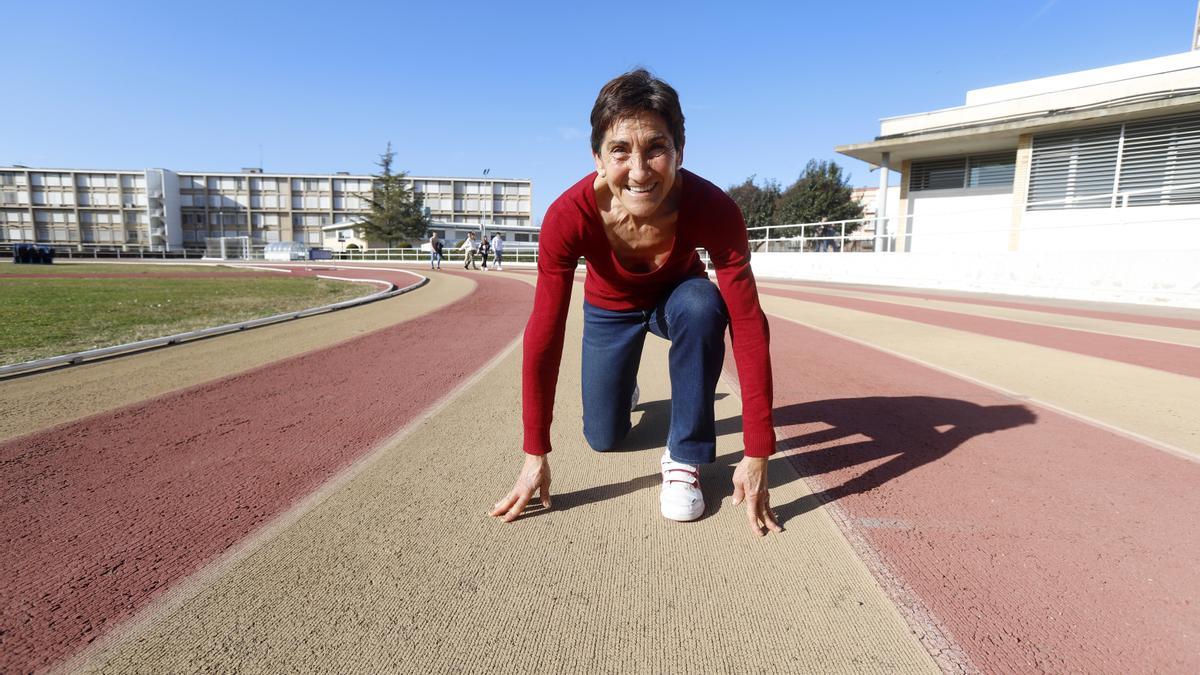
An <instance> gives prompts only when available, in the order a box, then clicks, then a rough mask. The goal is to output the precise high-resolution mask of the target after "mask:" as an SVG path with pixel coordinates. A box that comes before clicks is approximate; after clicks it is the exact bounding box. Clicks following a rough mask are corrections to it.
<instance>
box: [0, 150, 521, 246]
mask: <svg viewBox="0 0 1200 675" xmlns="http://www.w3.org/2000/svg"><path fill="white" fill-rule="evenodd" d="M371 185H372V182H371V176H369V175H351V174H348V173H334V174H268V173H263V172H262V171H261V170H260V169H243V170H242V171H241V172H240V173H222V172H203V173H195V172H178V173H176V172H174V171H171V170H169V169H147V170H145V171H124V170H85V169H33V168H29V167H24V166H10V167H0V242H5V243H8V242H13V243H15V242H36V243H45V244H55V245H101V246H121V247H148V248H152V249H154V250H162V249H167V250H177V249H181V248H191V249H203V248H204V246H205V240H206V239H208V238H212V237H241V236H245V237H249V238H250V241H251V243H252V244H253V245H255V246H263V245H266V244H269V243H272V242H279V241H299V242H302V243H304V244H308V245H311V246H322V245H324V244H325V243H326V235H325V232H326V230H327V228H329V226H331V225H334V224H335V223H345V222H352V221H353V220H355V219H356V218H357V217H359V216H361V215H362V214H364V213H366V212H367V205H366V201H365V200H364V196H365V195H367V194H369V193H370V191H371ZM408 185H409V187H410V188H411V189H412V190H414V191H415V192H418V193H420V194H421V195H423V197H424V200H425V207H426V208H428V209H429V213H430V216H431V217H432V219H433V221H434V224H435V226H434V229H437V230H439V231H440V232H442V233H444V234H449V232H451V231H453V230H454V229H455V228H456V226H461V227H462V228H464V235H465V228H470V227H474V228H478V227H480V226H481V225H483V226H496V227H497V228H511V229H513V230H516V231H525V230H529V233H530V234H532V233H534V232H536V228H534V227H531V225H532V220H531V213H532V191H533V185H532V182H531V181H529V180H525V179H505V178H446V177H427V176H409V177H408ZM333 230H334V231H335V235H334V239H335V240H336V230H337V228H333ZM426 236H428V235H426Z"/></svg>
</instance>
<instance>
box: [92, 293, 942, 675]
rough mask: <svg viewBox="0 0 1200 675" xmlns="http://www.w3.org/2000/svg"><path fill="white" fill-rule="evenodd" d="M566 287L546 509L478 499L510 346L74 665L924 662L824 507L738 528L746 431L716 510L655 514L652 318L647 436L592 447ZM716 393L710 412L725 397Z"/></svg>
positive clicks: (714, 500)
mask: <svg viewBox="0 0 1200 675" xmlns="http://www.w3.org/2000/svg"><path fill="white" fill-rule="evenodd" d="M578 297H579V292H578V289H577V293H576V300H577V299H578ZM573 304H575V305H576V308H575V309H573V311H572V316H571V319H570V321H569V324H568V335H567V344H568V348H567V349H566V350H565V354H564V362H563V367H562V374H561V376H560V385H559V392H560V395H559V397H558V405H557V407H556V411H555V412H556V415H555V419H556V424H555V429H554V442H555V447H556V448H557V450H556V451H555V452H554V453H553V454H552V458H553V461H552V465H553V470H554V494H555V508H554V509H552V510H550V511H547V512H541V513H537V514H535V515H532V516H528V517H526V518H523V519H522V520H520V521H518V522H517V523H514V524H510V525H506V524H504V523H501V522H499V521H496V520H493V519H490V518H487V517H486V516H485V515H484V514H485V511H486V510H487V509H488V508H489V507H490V506H491V504H492V503H493V502H494V501H495V500H496V499H498V498H499V497H500V496H501V495H502V494H503V493H504V492H506V491H507V490H508V488H509V487H510V486H511V485H512V480H513V479H514V478H515V476H516V472H517V469H518V467H519V465H520V462H521V454H520V451H519V447H520V440H521V428H520V424H519V421H520V408H519V401H520V363H521V353H520V350H519V349H517V350H513V351H512V352H510V353H509V354H508V355H507V356H506V357H505V358H504V359H503V360H501V361H499V362H498V363H497V365H496V366H495V368H494V369H493V370H491V371H490V372H488V373H486V374H485V375H484V376H483V377H482V378H481V379H480V380H479V381H478V382H477V383H476V384H474V385H473V386H471V387H469V388H468V389H467V390H465V391H464V392H463V393H462V394H461V395H460V396H459V397H457V398H455V399H453V400H452V401H451V402H449V404H448V405H447V406H446V407H445V408H443V409H441V410H440V411H438V412H436V413H435V414H434V415H432V416H431V417H430V418H428V419H427V420H425V421H424V422H423V423H422V424H420V425H419V426H418V427H417V428H416V429H415V430H413V431H412V433H411V434H410V435H408V436H406V437H404V438H402V439H401V440H399V441H398V442H396V443H395V444H394V445H392V446H390V447H387V448H385V449H383V450H382V451H381V452H380V453H379V454H378V455H377V459H375V460H374V461H372V462H371V463H370V464H369V466H367V468H365V469H364V470H363V471H362V472H361V473H358V474H357V475H355V476H354V477H353V478H351V479H349V480H348V481H347V482H345V483H344V484H342V485H341V486H340V488H339V489H337V490H335V491H333V492H332V494H331V495H330V496H329V497H328V498H327V499H325V500H324V501H322V502H320V503H319V504H317V505H315V506H313V507H312V508H311V510H309V511H307V512H306V513H304V514H303V515H301V516H299V517H298V518H297V519H296V520H295V521H294V524H293V525H291V526H290V527H287V528H285V529H283V530H282V531H280V532H279V533H278V534H277V535H276V536H274V537H271V538H268V539H266V540H264V541H263V542H261V545H259V546H258V547H257V548H256V549H255V550H253V552H251V553H250V554H249V555H247V556H246V557H244V558H242V559H241V560H240V561H238V562H237V563H235V564H233V565H232V566H231V567H230V568H229V569H228V570H227V571H226V573H224V574H222V575H220V576H218V577H217V578H215V579H214V580H212V581H210V582H207V583H203V584H199V585H198V586H197V588H196V589H195V593H194V595H191V596H190V597H188V598H185V599H182V600H180V601H179V602H177V604H176V605H175V606H174V607H171V608H169V609H164V610H163V611H161V612H158V613H157V614H155V613H150V614H148V615H147V616H149V617H152V618H149V619H147V620H145V621H143V622H141V624H140V625H136V624H135V626H134V627H133V628H132V629H131V630H130V631H129V632H128V633H127V634H125V635H122V636H120V637H119V638H118V639H117V640H115V641H114V642H113V644H112V645H111V646H110V647H108V648H107V649H105V650H102V651H99V652H98V653H96V654H94V655H93V658H92V659H91V660H90V661H89V662H88V663H87V665H86V670H89V671H95V672H146V673H159V672H178V671H188V672H197V671H213V672H235V671H236V672H282V671H293V670H299V671H306V672H313V671H325V672H411V671H415V670H418V669H419V670H421V671H431V672H439V671H448V670H455V671H460V670H461V671H472V672H512V671H514V670H521V671H527V672H676V671H691V672H730V671H755V672H788V673H790V672H822V673H827V672H828V673H832V672H845V673H861V672H888V673H895V672H937V669H936V667H935V666H934V664H933V661H932V660H931V658H930V657H929V656H928V655H927V654H926V653H925V651H924V650H923V649H922V648H921V647H920V645H919V643H918V642H917V639H916V638H915V637H914V636H913V634H912V633H911V631H910V630H909V628H908V627H907V626H906V625H905V624H904V622H903V620H902V619H901V618H900V615H899V613H898V612H897V610H896V608H895V607H894V606H893V605H892V604H891V603H890V601H889V600H888V599H887V598H886V597H885V595H884V593H883V592H882V591H881V590H880V588H879V587H878V585H877V584H876V582H875V580H874V579H873V578H872V577H871V576H870V574H869V572H868V571H867V569H866V568H865V566H864V565H863V563H862V562H861V561H860V560H859V559H858V558H857V557H856V556H855V554H854V553H853V551H852V549H851V547H850V546H849V545H848V544H847V543H846V541H845V540H844V539H843V537H842V535H841V534H840V532H838V530H837V528H836V527H835V526H834V525H833V523H832V521H831V519H830V518H829V516H828V515H827V514H826V513H825V512H824V510H822V509H816V510H813V511H810V512H808V513H807V514H805V515H804V516H800V517H797V518H795V519H793V520H792V521H790V522H788V523H787V526H788V531H787V532H786V533H784V534H783V535H772V536H768V537H765V538H762V539H758V538H755V537H754V536H753V535H751V534H750V532H749V531H748V528H747V526H746V521H745V516H744V512H743V511H742V510H741V509H738V508H734V507H732V506H731V505H730V504H729V500H728V493H729V489H730V488H729V478H730V476H731V473H732V465H733V463H734V462H736V460H737V459H738V458H740V450H741V445H740V432H738V430H736V429H735V430H728V429H726V430H725V431H726V432H727V433H725V434H724V435H722V436H721V437H720V439H719V445H718V456H719V458H720V459H719V461H718V463H717V464H715V465H713V466H711V467H706V468H705V471H704V475H705V477H706V481H707V482H706V488H705V489H706V493H707V495H708V498H709V513H710V515H709V516H708V517H707V518H705V519H703V520H701V521H699V522H695V523H689V524H679V523H671V522H668V521H665V520H663V519H662V518H661V516H660V515H659V514H658V485H659V482H660V480H659V477H658V458H659V455H660V454H661V452H662V449H661V446H660V444H661V443H662V441H663V440H664V438H665V435H666V429H665V422H666V419H665V418H666V406H667V403H666V399H667V398H668V396H669V393H668V391H669V384H668V382H667V378H666V354H667V351H666V343H665V342H663V341H661V340H658V339H657V338H654V337H649V338H647V345H646V351H645V355H644V357H643V368H642V373H641V377H640V383H641V387H642V401H643V405H642V406H640V407H639V409H638V412H636V413H635V420H634V421H635V424H636V426H635V429H634V431H633V432H632V434H631V438H630V444H631V445H632V446H634V447H640V448H642V449H640V450H631V451H628V452H617V453H607V454H599V453H594V452H592V451H590V450H587V449H585V447H584V445H583V443H582V429H581V420H580V409H579V393H578V391H579V350H578V345H579V341H580V313H579V311H578V307H577V305H578V302H575V303H573ZM720 393H721V395H722V397H721V399H720V400H719V401H718V404H717V405H718V408H717V417H718V419H725V418H730V417H736V416H737V415H738V413H739V406H738V403H737V398H736V397H735V396H733V395H731V393H730V391H729V389H728V388H727V386H726V385H725V384H724V383H722V385H721V389H720ZM771 470H772V474H773V482H774V483H775V487H774V489H773V491H772V498H773V503H775V504H776V505H784V504H788V503H791V502H793V501H794V500H799V499H805V498H806V497H807V496H808V495H809V492H808V490H807V489H806V487H805V484H804V481H802V480H799V479H797V477H796V474H795V473H794V472H792V470H791V469H790V466H789V465H788V463H787V462H786V461H785V460H782V459H776V460H775V461H773V462H772V468H771Z"/></svg>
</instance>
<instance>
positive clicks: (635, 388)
mask: <svg viewBox="0 0 1200 675" xmlns="http://www.w3.org/2000/svg"><path fill="white" fill-rule="evenodd" d="M641 395H642V390H641V389H639V388H638V386H637V383H636V382H634V383H633V399H632V400H631V401H630V402H629V412H633V411H634V410H637V404H638V397H640V396H641Z"/></svg>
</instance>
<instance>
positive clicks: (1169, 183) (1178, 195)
mask: <svg viewBox="0 0 1200 675" xmlns="http://www.w3.org/2000/svg"><path fill="white" fill-rule="evenodd" d="M1198 183H1200V115H1188V116H1182V117H1169V118H1166V119H1157V120H1149V121H1145V122H1129V123H1127V124H1126V125H1125V143H1124V145H1123V146H1122V148H1121V176H1120V179H1119V183H1118V186H1117V191H1118V192H1120V193H1129V194H1128V196H1125V197H1122V200H1123V201H1122V204H1124V205H1128V206H1159V205H1162V206H1165V205H1170V204H1200V188H1197V187H1185V186H1195V185H1196V184H1198ZM1122 204H1118V205H1122Z"/></svg>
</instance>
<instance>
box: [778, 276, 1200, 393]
mask: <svg viewBox="0 0 1200 675" xmlns="http://www.w3.org/2000/svg"><path fill="white" fill-rule="evenodd" d="M759 292H760V293H763V294H766V295H777V296H780V297H785V298H794V299H797V300H804V301H807V302H817V303H821V304H823V305H832V306H834V307H844V308H846V309H855V310H859V311H863V312H870V313H872V314H880V315H883V316H892V317H896V318H898V319H907V320H909V321H919V322H921V323H925V324H929V325H932V326H942V327H944V328H953V329H956V330H964V331H970V332H972V333H978V334H980V335H990V336H992V337H998V338H1003V339H1005V340H1015V341H1017V342H1025V343H1028V344H1034V345H1039V346H1042V347H1051V348H1053V349H1061V350H1063V351H1067V352H1073V353H1075V354H1085V355H1087V356H1096V357H1099V358H1102V359H1108V360H1110V361H1120V362H1122V363H1129V364H1133V365H1135V366H1144V367H1146V368H1155V369H1158V370H1164V371H1166V372H1169V373H1178V374H1180V375H1187V376H1189V377H1200V349H1197V348H1195V347H1189V346H1186V345H1179V344H1167V343H1162V342H1154V341H1151V340H1139V339H1136V338H1128V337H1121V336H1117V335H1104V334H1101V333H1091V332H1088V331H1080V330H1071V329H1069V328H1056V327H1054V326H1039V325H1035V324H1029V323H1021V322H1018V321H1006V320H1004V319H993V318H990V317H985V316H972V315H970V314H959V313H956V312H945V311H942V310H937V309H925V308H923V307H910V306H908V305H896V304H892V303H889V302H879V301H875V300H861V299H859V298H847V297H842V296H835V295H825V294H822V293H807V292H804V291H789V290H781V289H777V288H760V289H759Z"/></svg>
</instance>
